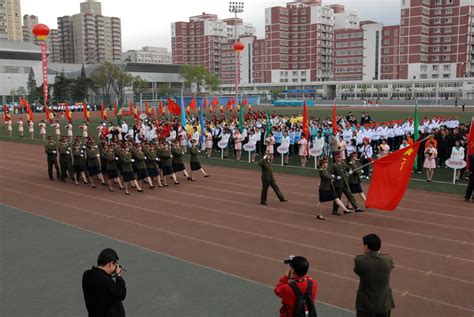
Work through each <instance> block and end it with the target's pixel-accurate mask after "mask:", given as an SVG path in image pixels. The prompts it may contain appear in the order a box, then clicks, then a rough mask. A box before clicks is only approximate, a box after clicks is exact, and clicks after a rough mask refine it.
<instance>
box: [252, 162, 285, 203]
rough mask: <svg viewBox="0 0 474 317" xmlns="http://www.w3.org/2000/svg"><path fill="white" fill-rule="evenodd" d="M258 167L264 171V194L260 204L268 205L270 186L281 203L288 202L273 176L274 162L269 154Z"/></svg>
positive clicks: (261, 196)
mask: <svg viewBox="0 0 474 317" xmlns="http://www.w3.org/2000/svg"><path fill="white" fill-rule="evenodd" d="M258 165H259V166H260V167H261V169H262V193H261V195H260V204H262V205H267V193H268V187H269V186H271V187H272V188H273V190H274V191H275V194H276V195H277V196H278V199H279V200H280V202H285V201H288V200H286V199H285V197H284V196H283V194H282V193H281V192H280V189H279V188H278V185H277V183H276V181H275V177H274V176H273V171H272V162H271V159H270V156H269V153H266V154H265V155H264V156H263V159H261V160H260V162H258Z"/></svg>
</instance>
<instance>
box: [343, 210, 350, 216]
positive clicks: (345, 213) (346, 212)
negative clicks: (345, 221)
mask: <svg viewBox="0 0 474 317" xmlns="http://www.w3.org/2000/svg"><path fill="white" fill-rule="evenodd" d="M351 213H352V211H350V210H348V211H345V210H344V215H347V214H351Z"/></svg>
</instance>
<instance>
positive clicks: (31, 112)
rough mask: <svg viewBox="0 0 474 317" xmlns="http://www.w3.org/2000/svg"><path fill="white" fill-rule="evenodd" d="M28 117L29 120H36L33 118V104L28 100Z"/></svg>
mask: <svg viewBox="0 0 474 317" xmlns="http://www.w3.org/2000/svg"><path fill="white" fill-rule="evenodd" d="M26 119H27V120H28V121H34V119H33V110H31V105H30V103H29V102H28V101H27V102H26Z"/></svg>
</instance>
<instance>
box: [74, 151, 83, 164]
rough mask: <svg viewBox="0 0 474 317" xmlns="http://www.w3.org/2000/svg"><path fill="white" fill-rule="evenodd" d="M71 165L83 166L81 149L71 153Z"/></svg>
mask: <svg viewBox="0 0 474 317" xmlns="http://www.w3.org/2000/svg"><path fill="white" fill-rule="evenodd" d="M72 158H73V160H72V164H73V165H74V166H83V165H84V151H83V150H82V148H80V149H79V150H73V151H72Z"/></svg>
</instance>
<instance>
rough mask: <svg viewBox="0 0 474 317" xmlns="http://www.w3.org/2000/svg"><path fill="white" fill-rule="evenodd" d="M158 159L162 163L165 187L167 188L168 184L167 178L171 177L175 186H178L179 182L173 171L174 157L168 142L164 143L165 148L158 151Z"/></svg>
mask: <svg viewBox="0 0 474 317" xmlns="http://www.w3.org/2000/svg"><path fill="white" fill-rule="evenodd" d="M157 154H158V157H159V158H160V162H161V167H162V169H161V173H162V174H163V186H165V187H167V186H168V184H167V183H166V177H167V176H169V175H171V178H173V181H174V183H175V185H178V184H179V182H178V180H177V179H176V174H175V172H174V170H173V163H172V159H173V155H172V154H171V150H170V149H169V145H168V142H163V146H162V147H160V148H158V149H157Z"/></svg>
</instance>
